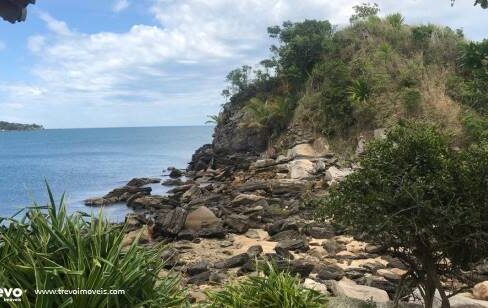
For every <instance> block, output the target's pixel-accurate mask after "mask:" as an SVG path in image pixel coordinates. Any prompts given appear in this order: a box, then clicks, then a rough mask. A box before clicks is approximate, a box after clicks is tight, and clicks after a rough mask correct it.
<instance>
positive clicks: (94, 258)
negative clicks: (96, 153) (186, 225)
mask: <svg viewBox="0 0 488 308" xmlns="http://www.w3.org/2000/svg"><path fill="white" fill-rule="evenodd" d="M48 192H49V197H50V202H49V205H47V206H45V207H41V206H37V205H36V206H34V207H31V208H28V209H26V210H25V211H24V212H21V213H23V214H24V215H23V217H22V218H20V219H17V218H15V217H16V216H19V215H20V214H21V213H18V215H16V216H14V218H8V219H7V218H2V219H1V220H0V223H1V225H2V227H0V236H1V238H0V263H1V264H2V266H1V267H0V286H2V287H12V288H16V287H19V288H21V289H22V290H23V295H22V301H20V302H10V303H8V304H9V305H10V306H12V307H31V306H34V307H137V306H145V307H149V306H157V307H175V306H180V305H182V304H184V303H185V301H186V299H185V295H186V294H185V291H184V290H183V289H182V288H181V287H180V286H179V280H178V278H176V277H165V278H162V279H161V278H158V273H159V272H160V270H161V269H162V266H163V262H162V261H161V257H160V253H161V249H162V247H161V246H156V247H153V248H145V247H141V246H138V245H137V240H136V241H134V243H133V244H132V245H131V246H129V247H126V248H122V245H121V244H122V240H123V238H124V235H125V232H124V229H123V227H120V226H117V225H112V224H109V223H108V222H107V221H105V220H104V219H103V217H102V216H101V215H100V217H98V219H97V218H94V217H90V218H88V217H87V215H86V214H80V213H75V214H68V213H67V209H66V205H65V203H64V198H61V201H60V203H59V205H56V203H55V201H54V198H53V195H52V193H51V191H50V190H49V187H48ZM36 289H65V290H77V289H95V290H98V289H105V290H125V294H124V295H101V294H100V295H96V294H95V295H39V296H37V295H36V294H34V290H36Z"/></svg>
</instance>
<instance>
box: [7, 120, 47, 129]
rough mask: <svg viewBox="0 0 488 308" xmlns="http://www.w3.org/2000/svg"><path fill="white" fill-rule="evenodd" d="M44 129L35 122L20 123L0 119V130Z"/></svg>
mask: <svg viewBox="0 0 488 308" xmlns="http://www.w3.org/2000/svg"><path fill="white" fill-rule="evenodd" d="M41 129H44V127H43V126H42V125H37V124H20V123H9V122H4V121H0V132H3V131H28V130H41Z"/></svg>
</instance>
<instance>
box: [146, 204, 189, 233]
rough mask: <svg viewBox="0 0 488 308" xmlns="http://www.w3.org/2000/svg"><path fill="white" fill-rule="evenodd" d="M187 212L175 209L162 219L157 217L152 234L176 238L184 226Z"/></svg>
mask: <svg viewBox="0 0 488 308" xmlns="http://www.w3.org/2000/svg"><path fill="white" fill-rule="evenodd" d="M187 215H188V212H187V211H186V210H185V209H183V208H180V207H179V208H176V209H174V210H172V211H170V212H169V213H167V214H166V215H164V216H163V217H157V220H156V222H155V223H154V227H153V230H154V234H155V235H163V236H176V235H177V234H178V233H179V232H180V231H181V230H182V229H183V226H184V225H185V221H186V216H187Z"/></svg>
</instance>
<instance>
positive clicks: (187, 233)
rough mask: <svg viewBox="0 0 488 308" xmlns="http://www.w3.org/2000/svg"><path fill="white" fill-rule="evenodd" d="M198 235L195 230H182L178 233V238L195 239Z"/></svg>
mask: <svg viewBox="0 0 488 308" xmlns="http://www.w3.org/2000/svg"><path fill="white" fill-rule="evenodd" d="M196 237H197V234H196V233H195V231H193V230H182V231H180V232H179V233H178V235H177V237H176V238H177V239H178V240H187V241H193V240H194V239H195V238H196Z"/></svg>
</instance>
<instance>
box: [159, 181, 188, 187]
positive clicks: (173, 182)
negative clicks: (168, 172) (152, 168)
mask: <svg viewBox="0 0 488 308" xmlns="http://www.w3.org/2000/svg"><path fill="white" fill-rule="evenodd" d="M161 185H163V186H180V185H183V181H182V180H181V179H166V180H165V181H163V182H162V183H161Z"/></svg>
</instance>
